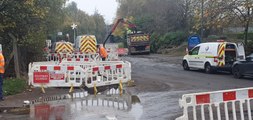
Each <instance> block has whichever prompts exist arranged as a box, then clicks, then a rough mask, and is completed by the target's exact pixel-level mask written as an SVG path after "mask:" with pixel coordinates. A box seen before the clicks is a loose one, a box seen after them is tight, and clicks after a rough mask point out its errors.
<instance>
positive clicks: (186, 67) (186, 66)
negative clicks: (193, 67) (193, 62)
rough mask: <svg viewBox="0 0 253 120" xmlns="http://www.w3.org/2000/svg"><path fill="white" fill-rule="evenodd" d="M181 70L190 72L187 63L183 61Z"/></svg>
mask: <svg viewBox="0 0 253 120" xmlns="http://www.w3.org/2000/svg"><path fill="white" fill-rule="evenodd" d="M183 68H184V70H190V68H189V66H188V63H187V61H183Z"/></svg>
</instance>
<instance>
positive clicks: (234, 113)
mask: <svg viewBox="0 0 253 120" xmlns="http://www.w3.org/2000/svg"><path fill="white" fill-rule="evenodd" d="M252 99H253V87H250V88H242V89H232V90H224V91H214V92H205V93H194V94H185V95H183V96H182V99H180V100H179V105H180V107H181V108H183V116H181V117H179V118H177V119H176V120H189V119H190V117H189V116H190V114H191V115H192V118H193V120H197V118H198V119H200V120H205V119H208V120H229V119H231V118H233V120H237V119H240V120H244V119H247V120H252V116H251V115H252V113H251V110H252V109H251V105H250V101H251V100H252ZM198 108H199V109H198ZM198 111H200V112H198ZM198 113H199V114H198Z"/></svg>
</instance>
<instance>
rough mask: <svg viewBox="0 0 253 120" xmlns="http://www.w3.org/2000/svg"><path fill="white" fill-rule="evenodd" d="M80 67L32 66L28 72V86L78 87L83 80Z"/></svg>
mask: <svg viewBox="0 0 253 120" xmlns="http://www.w3.org/2000/svg"><path fill="white" fill-rule="evenodd" d="M85 73H86V71H84V69H83V68H81V67H80V66H60V65H34V66H33V67H32V68H31V69H30V70H29V73H28V75H29V84H30V85H33V86H34V87H41V85H43V86H44V87H70V86H74V87H78V86H80V85H82V80H83V79H84V78H85Z"/></svg>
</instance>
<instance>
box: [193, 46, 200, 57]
mask: <svg viewBox="0 0 253 120" xmlns="http://www.w3.org/2000/svg"><path fill="white" fill-rule="evenodd" d="M198 53H199V46H198V47H195V48H194V49H192V55H198Z"/></svg>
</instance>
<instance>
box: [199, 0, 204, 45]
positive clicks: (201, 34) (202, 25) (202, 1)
mask: <svg viewBox="0 0 253 120" xmlns="http://www.w3.org/2000/svg"><path fill="white" fill-rule="evenodd" d="M203 18H204V0H201V33H200V37H201V40H203V35H204V29H203V27H204V21H203Z"/></svg>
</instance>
